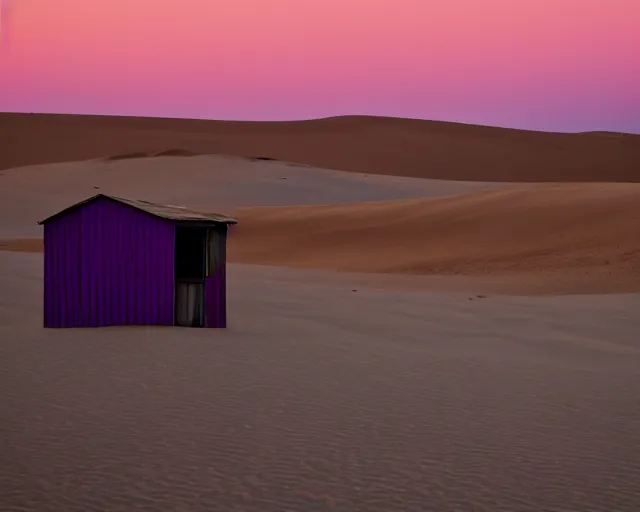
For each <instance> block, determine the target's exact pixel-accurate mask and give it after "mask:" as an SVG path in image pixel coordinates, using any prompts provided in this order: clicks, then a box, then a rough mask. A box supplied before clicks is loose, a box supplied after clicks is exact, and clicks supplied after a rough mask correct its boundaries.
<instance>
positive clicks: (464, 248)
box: [229, 184, 640, 293]
mask: <svg viewBox="0 0 640 512" xmlns="http://www.w3.org/2000/svg"><path fill="white" fill-rule="evenodd" d="M234 215H235V217H236V218H238V220H239V224H238V226H237V227H235V228H234V231H233V235H232V237H231V244H230V251H229V253H230V257H231V259H232V260H233V261H239V262H245V263H260V264H272V265H287V266H295V267H307V268H313V267H316V268H327V269H334V270H341V271H347V272H349V271H351V272H382V273H398V274H418V275H468V276H505V275H507V276H508V275H512V276H514V277H516V276H517V277H518V278H519V279H521V278H523V277H527V276H528V277H529V281H530V284H531V285H532V286H533V287H536V288H539V286H540V281H541V280H546V281H548V284H549V285H550V288H549V289H550V290H552V289H554V290H556V291H557V292H559V291H562V290H563V287H564V292H565V293H572V292H575V291H576V290H578V289H579V290H581V291H582V292H584V291H587V290H589V289H591V291H592V292H597V291H607V292H612V291H640V265H639V262H640V241H639V239H638V237H637V235H636V233H637V230H638V226H640V185H629V184H554V185H526V186H525V185H520V186H505V187H501V188H497V189H489V190H481V191H474V192H469V193H466V194H463V195H457V196H451V197H444V198H432V199H407V200H399V201H385V202H371V203H360V204H343V205H326V206H301V207H281V208H267V207H265V208H247V209H243V210H239V211H237V212H235V213H234ZM580 281H581V282H582V284H578V283H579V282H580ZM521 284H523V282H522V281H521ZM576 286H577V288H576ZM525 288H526V287H525Z"/></svg>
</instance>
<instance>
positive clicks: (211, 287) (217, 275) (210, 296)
mask: <svg viewBox="0 0 640 512" xmlns="http://www.w3.org/2000/svg"><path fill="white" fill-rule="evenodd" d="M226 248H227V227H226V226H221V227H220V228H218V229H216V230H215V234H214V239H213V240H212V241H211V242H210V245H209V251H211V252H212V254H213V261H214V263H213V268H212V272H211V275H210V276H209V277H207V279H206V281H205V285H204V288H205V290H204V293H205V308H206V315H205V318H206V326H207V327H213V328H219V329H224V328H226V327H227V265H226V260H227V251H226Z"/></svg>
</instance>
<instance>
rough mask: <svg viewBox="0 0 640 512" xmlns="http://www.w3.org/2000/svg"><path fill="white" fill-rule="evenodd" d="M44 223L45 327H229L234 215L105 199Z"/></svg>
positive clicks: (102, 196) (83, 204) (81, 204)
mask: <svg viewBox="0 0 640 512" xmlns="http://www.w3.org/2000/svg"><path fill="white" fill-rule="evenodd" d="M38 224H40V225H43V226H44V327H101V326H114V325H175V326H183V327H215V328H224V327H226V326H227V299H226V242H227V231H228V227H229V226H230V225H232V224H236V221H235V220H234V219H232V218H229V217H226V216H224V215H218V214H213V213H202V212H196V211H193V210H189V209H187V208H186V207H183V206H174V205H164V204H157V203H151V202H149V201H140V200H134V199H126V198H122V197H115V196H111V195H105V194H97V195H95V196H93V197H90V198H88V199H86V200H84V201H81V202H79V203H76V204H73V205H71V206H69V207H68V208H65V209H64V210H62V211H60V212H58V213H56V214H54V215H52V216H50V217H48V218H47V219H45V220H43V221H40V222H39V223H38Z"/></svg>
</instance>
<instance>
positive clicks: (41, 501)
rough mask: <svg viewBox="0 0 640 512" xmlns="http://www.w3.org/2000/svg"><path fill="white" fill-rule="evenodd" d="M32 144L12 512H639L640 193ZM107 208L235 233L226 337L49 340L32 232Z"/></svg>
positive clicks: (21, 206) (6, 503)
mask: <svg viewBox="0 0 640 512" xmlns="http://www.w3.org/2000/svg"><path fill="white" fill-rule="evenodd" d="M6 119H7V117H2V116H0V132H1V131H2V129H4V128H6V126H7V125H6V124H5V125H3V123H5V122H6ZM25 119H27V120H29V119H34V118H29V117H28V116H27V117H25ZM43 119H45V121H42V122H43V123H44V124H43V125H42V126H44V127H43V128H42V129H43V130H45V128H46V130H49V128H48V126H49V125H47V124H46V123H49V121H48V120H47V119H49V118H47V116H44V118H43ZM71 119H72V121H70V122H74V123H76V122H79V121H78V120H77V119H76V120H73V119H74V118H71ZM355 121H358V119H355V120H354V119H351V120H346V121H345V120H342V121H341V122H343V123H346V125H347V126H350V125H349V123H352V122H355ZM360 121H361V120H360ZM360 121H358V122H360ZM25 122H26V121H25ZM28 122H31V121H28ZM111 122H113V123H115V125H113V127H112V128H108V127H106V128H101V129H104V130H106V131H109V130H111V132H109V133H111V135H113V134H114V133H119V132H118V130H119V129H121V128H122V127H120V128H118V129H116V128H117V123H119V122H121V121H119V120H113V121H111ZM145 122H146V121H145V120H138V121H135V122H134V124H135V123H141V124H142V125H143V126H142V127H141V126H138V128H136V130H138V129H140V130H143V131H145V133H146V134H147V135H146V136H148V137H150V138H149V139H148V140H149V141H151V142H153V141H154V140H155V142H153V144H151V142H150V143H149V144H150V146H151V145H155V147H142V151H143V153H144V152H145V151H151V150H156V149H167V148H186V149H190V150H192V151H194V152H195V151H196V150H198V151H201V152H204V151H203V149H204V148H200V149H199V148H198V147H190V146H187V145H186V143H185V144H177V143H176V144H168V143H167V144H165V142H167V140H165V139H164V138H163V137H166V134H165V133H164V132H163V130H162V129H160V127H159V125H155V126H156V128H155V129H156V138H155V139H153V136H152V135H153V134H152V133H151V131H150V130H151V128H150V127H149V126H144V123H145ZM325 122H326V121H325ZM384 122H385V123H386V122H387V121H384ZM356 124H357V123H356ZM24 126H28V125H24ZM80 126H81V127H82V124H80ZM194 126H195V125H191V127H192V129H194V130H195V128H194ZM316 126H317V125H316ZM385 126H386V125H385ZM403 126H405V125H403ZM421 126H423V127H424V126H426V125H421ZM452 126H453V127H451V129H452V130H453V129H457V128H456V127H455V125H452ZM23 128H24V127H23ZM32 128H33V127H32ZM84 128H85V129H86V126H85V127H84ZM387 128H388V126H387ZM387 128H385V130H386V129H387ZM396 128H398V127H397V126H396ZM24 129H25V130H27V128H24ZM332 129H335V127H333V128H332ZM345 129H346V128H345ZM349 129H352V128H349ZM398 129H399V128H398ZM46 130H45V131H43V132H42V133H43V137H45V135H44V134H46V133H49V135H47V137H49V136H51V137H52V138H49V139H46V138H43V139H42V140H41V141H43V140H48V141H49V144H48V145H47V144H44V143H42V145H41V146H38V144H40V142H41V141H40V142H38V143H37V144H35V145H34V146H33V147H34V148H35V149H34V150H33V152H32V153H28V152H27V151H26V150H25V151H23V152H22V153H21V152H20V151H22V150H17V149H15V148H14V149H12V150H11V152H10V153H8V154H10V155H13V156H12V157H11V158H16V159H19V158H22V156H24V155H27V154H29V155H31V156H33V158H35V159H36V160H37V159H39V160H38V162H26V161H21V163H20V164H16V165H25V167H21V168H14V169H5V170H3V171H0V364H1V365H2V368H1V371H0V389H2V393H0V438H1V439H2V451H0V489H2V492H1V493H0V510H2V511H4V510H7V511H25V510H26V511H56V512H58V511H65V512H66V511H69V512H73V511H83V512H84V511H107V510H108V511H129V510H149V511H158V510H170V511H196V510H197V511H211V510H221V511H232V510H238V511H283V510H291V511H296V512H297V511H305V512H306V511H311V512H313V511H316V510H317V511H330V510H340V511H374V512H375V511H385V512H387V511H398V512H400V511H409V510H411V511H413V510H415V511H421V512H422V511H431V510H433V511H454V510H455V511H458V510H461V511H492V512H493V511H509V512H519V511H522V512H525V511H526V512H529V511H530V512H533V511H554V512H560V511H563V512H567V511H579V512H583V511H595V512H605V511H606V512H610V511H616V512H626V511H634V512H635V511H637V510H640V485H639V484H638V482H639V481H640V443H638V440H639V437H638V432H639V431H640V407H638V398H637V397H638V396H640V364H639V363H640V335H639V333H640V317H639V316H638V310H639V308H640V294H638V293H630V292H638V291H640V279H639V278H638V274H637V273H638V270H637V269H638V268H639V266H640V263H639V262H638V254H640V253H639V251H640V247H638V245H637V241H636V240H637V226H639V225H640V219H639V217H638V204H640V197H638V196H639V195H640V192H639V191H638V186H639V185H635V184H632V183H629V184H626V183H582V184H567V183H559V184H538V185H530V184H523V185H509V184H504V183H488V182H486V181H482V180H478V179H477V178H478V177H479V175H475V180H472V181H455V182H454V181H439V180H430V179H418V178H412V177H406V176H400V175H398V176H384V175H382V174H376V173H375V172H373V171H372V172H371V173H367V174H358V173H355V172H339V171H330V170H326V169H321V168H317V167H311V166H307V165H299V164H287V163H283V162H269V161H255V160H252V159H248V158H241V157H232V156H223V155H217V156H181V157H172V156H161V157H157V158H115V159H113V158H107V159H105V158H98V156H99V155H96V154H87V155H84V156H83V155H82V154H80V153H82V152H83V151H85V150H86V151H88V150H89V149H90V150H91V151H94V152H97V151H98V150H100V151H102V150H103V149H105V148H104V147H102V146H100V147H99V148H98V147H97V146H96V147H93V146H91V141H99V140H101V139H100V138H99V137H98V138H96V137H94V138H85V139H82V138H81V135H80V134H81V132H82V129H80V128H78V137H79V139H77V140H76V141H75V145H74V142H73V141H72V140H71V139H68V138H66V139H64V141H66V142H65V143H64V144H61V145H60V146H59V147H58V146H56V144H55V143H54V142H55V140H56V139H55V136H54V135H51V134H50V132H46ZM489 130H490V129H489ZM196 131H197V130H196ZM12 133H13V134H14V135H12V136H15V137H17V135H15V134H16V133H18V132H17V131H15V130H14V131H12ZM25 133H26V132H25ZM34 133H36V132H34ZM96 133H97V131H94V132H93V135H94V136H95V135H96ZM181 133H182V132H181ZM487 133H488V132H487ZM491 133H496V132H491ZM501 133H502V132H501ZM514 133H515V132H514ZM111 135H110V136H111ZM174 135H175V133H174ZM84 136H85V137H88V136H87V135H86V134H85V135H84ZM129 136H130V138H129V139H128V140H130V141H133V142H132V146H131V147H126V148H125V147H123V146H122V145H121V142H122V141H119V140H116V139H113V138H112V139H109V138H108V137H106V132H105V139H104V140H111V142H112V143H113V144H112V146H110V147H109V148H106V149H109V151H107V152H106V153H100V154H107V155H108V154H111V155H115V154H117V153H126V152H127V151H136V147H135V144H134V142H135V141H136V139H135V134H132V133H129ZM199 136H200V137H202V140H204V139H205V138H207V137H210V135H207V134H206V133H205V134H202V133H201V134H200V135H199ZM518 136H519V135H515V137H518ZM131 137H133V138H131ZM185 137H186V135H185ZM575 137H579V136H578V135H576V136H575ZM584 137H587V135H584ZM588 137H601V138H602V140H605V139H606V140H614V141H616V140H618V141H619V140H623V139H624V140H625V141H627V140H630V139H627V138H625V136H621V137H614V136H613V135H611V134H606V136H605V135H599V136H596V135H588ZM0 140H2V139H0ZM34 140H36V141H37V140H38V139H37V138H36V139H34ZM140 140H142V139H140ZM145 140H147V139H145ZM189 140H192V139H189ZM256 140H259V137H258V135H256ZM518 140H519V139H518ZM594 140H595V139H594ZM598 140H600V139H598ZM52 141H53V142H52ZM78 141H84V143H86V144H80V143H79V142H78ZM23 142H24V141H23ZM103 142H104V141H103ZM138 142H139V141H138ZM174 142H175V141H174ZM618 143H620V144H622V142H613V143H612V144H618ZM624 143H625V144H626V143H627V142H624ZM25 144H26V143H25ZM65 144H66V145H65ZM96 144H98V143H97V142H96ZM100 144H102V143H100ZM110 144H111V143H110ZM118 144H120V145H118ZM163 144H164V146H163ZM116 146H117V147H116ZM15 147H16V148H19V147H23V148H26V147H27V146H26V145H25V146H19V145H16V146H15ZM273 147H277V145H274V146H273ZM291 147H293V146H291ZM37 148H40V149H37ZM43 148H44V149H43ZM61 148H63V149H64V151H63V150H62V149H61ZM65 148H66V149H65ZM74 148H75V149H74ZM36 149H37V151H36ZM116 149H117V151H115V150H116ZM138 149H139V148H138ZM405 149H406V147H405ZM72 150H75V151H76V153H75V156H74V157H69V156H68V153H66V151H72ZM56 152H57V153H56ZM53 153H55V154H56V155H58V156H59V157H60V158H62V156H65V155H66V156H67V157H69V158H72V159H76V160H81V159H82V158H92V159H93V160H90V161H78V162H75V163H58V164H46V163H45V162H46V161H47V160H46V158H47V157H52V154H53ZM413 154H414V155H415V152H414V153H413ZM20 155H22V156H20ZM34 155H35V156H34ZM130 156H131V155H130ZM334 156H335V155H334ZM36 157H37V158H36ZM336 158H337V157H336ZM54 160H56V158H52V161H54ZM290 160H291V159H290ZM293 160H295V159H293ZM28 163H40V164H42V165H32V166H28V165H27V164H28ZM307 163H313V162H307ZM400 163H402V162H400ZM399 167H401V165H400V164H399ZM417 168H418V167H416V169H417ZM612 168H615V169H618V170H614V171H612V172H614V174H615V173H616V172H619V170H620V169H621V167H612ZM351 170H353V169H351ZM556 170H557V169H556ZM587 171H588V169H587ZM411 172H413V171H411ZM572 172H573V171H572ZM589 172H591V171H588V172H586V171H585V174H584V175H582V178H584V179H580V180H577V181H593V179H590V178H589V177H590V176H591V177H593V176H594V175H593V174H589ZM594 172H595V171H594ZM398 174H401V173H398ZM405 174H407V173H405ZM502 175H503V176H504V177H507V176H506V174H504V173H503V174H502ZM496 176H497V175H496ZM452 177H454V178H455V179H460V177H461V175H455V176H452ZM486 180H489V178H486ZM505 181H507V180H505ZM629 181H633V180H629ZM98 191H103V192H105V193H113V194H116V195H118V194H119V195H124V196H129V197H135V198H140V199H147V200H152V201H160V202H170V203H173V204H176V203H177V204H188V205H189V206H190V207H193V208H202V209H208V210H219V211H221V212H222V213H234V214H235V215H237V216H238V218H239V219H240V224H239V225H238V227H237V228H235V229H234V231H233V233H232V235H231V241H230V244H231V247H230V255H231V257H232V259H233V260H234V261H236V262H244V263H232V264H230V266H229V276H228V282H229V329H227V330H224V331H213V330H204V329H202V330H200V329H177V328H105V329H91V330H85V329H74V330H44V329H42V328H41V323H42V303H41V301H42V255H41V254H39V253H38V252H37V251H38V250H39V244H40V243H41V242H40V240H39V238H40V237H41V235H42V233H41V227H40V226H38V225H37V224H36V222H37V221H38V220H40V219H42V218H44V217H46V216H48V215H50V214H51V213H53V212H55V211H57V210H59V209H62V208H64V207H65V206H67V205H69V204H70V203H72V202H75V201H78V200H81V199H83V198H86V197H87V196H90V195H92V194H94V193H97V192H98ZM394 247H395V249H394ZM3 249H5V250H3ZM6 249H10V250H6ZM533 249H535V250H536V251H537V252H536V251H534V252H532V250H533ZM25 251H26V252H25ZM29 251H31V252H29ZM514 265H515V266H514ZM518 265H519V266H518ZM292 267H298V268H292ZM312 267H316V269H312ZM336 270H340V272H336ZM354 271H358V272H354ZM362 271H369V272H373V273H368V274H364V273H362ZM605 292H607V293H605ZM611 292H618V293H611ZM621 292H624V293H621ZM534 294H536V296H532V295H534Z"/></svg>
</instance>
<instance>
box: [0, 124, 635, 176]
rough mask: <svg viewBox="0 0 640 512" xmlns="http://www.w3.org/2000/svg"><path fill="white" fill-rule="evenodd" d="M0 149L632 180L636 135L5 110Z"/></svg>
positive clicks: (14, 157)
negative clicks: (238, 158) (261, 159)
mask: <svg viewBox="0 0 640 512" xmlns="http://www.w3.org/2000/svg"><path fill="white" fill-rule="evenodd" d="M612 135H613V136H612ZM0 144H1V145H2V151H0V169H6V168H11V167H17V166H25V165H34V164H42V163H50V162H64V161H71V160H87V159H93V158H109V157H111V158H113V157H116V158H117V157H119V156H121V155H139V156H140V155H146V154H157V153H158V152H162V151H166V150H167V149H171V148H174V149H177V150H178V152H180V153H185V154H192V153H201V154H202V153H207V154H209V153H222V154H234V155H240V156H245V157H267V158H274V159H277V160H283V161H290V162H297V163H302V164H308V165H313V166H315V167H322V168H328V169H337V170H344V171H351V172H359V173H368V174H384V175H398V176H410V177H419V178H434V179H445V180H464V181H497V182H503V181H504V182H506V181H517V182H549V181H553V182H563V181H564V182H583V181H587V182H593V181H603V182H639V181H640V136H638V135H628V134H606V135H603V134H600V133H579V134H565V133H546V132H533V131H526V130H513V129H506V128H493V127H486V126H475V125H465V124H457V123H445V122H437V121H423V120H416V119H397V118H385V117H373V116H344V117H334V118H327V119H315V120H308V121H279V122H249V121H247V122H241V121H206V120H180V119H155V118H128V117H108V116H79V115H51V114H49V115H47V114H10V113H5V114H0Z"/></svg>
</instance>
